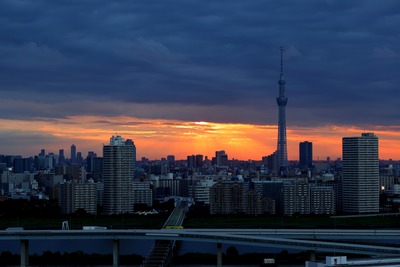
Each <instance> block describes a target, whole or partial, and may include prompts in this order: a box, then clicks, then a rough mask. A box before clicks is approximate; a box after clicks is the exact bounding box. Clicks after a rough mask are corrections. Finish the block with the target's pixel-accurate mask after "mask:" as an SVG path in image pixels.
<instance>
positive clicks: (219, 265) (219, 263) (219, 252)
mask: <svg viewBox="0 0 400 267" xmlns="http://www.w3.org/2000/svg"><path fill="white" fill-rule="evenodd" d="M217 267H222V244H221V243H217Z"/></svg>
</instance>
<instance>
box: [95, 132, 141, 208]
mask: <svg viewBox="0 0 400 267" xmlns="http://www.w3.org/2000/svg"><path fill="white" fill-rule="evenodd" d="M132 143H133V142H125V140H124V139H123V138H122V137H121V136H112V137H111V138H110V144H109V145H104V146H103V181H104V198H103V206H104V212H105V213H106V214H123V213H131V212H133V203H134V202H133V200H134V199H133V175H134V168H135V160H134V157H135V153H134V146H133V145H132Z"/></svg>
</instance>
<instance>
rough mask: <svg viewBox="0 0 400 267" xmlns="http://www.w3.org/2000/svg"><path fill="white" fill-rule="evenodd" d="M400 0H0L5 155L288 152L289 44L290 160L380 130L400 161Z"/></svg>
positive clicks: (383, 145) (329, 152) (1, 144)
mask: <svg viewBox="0 0 400 267" xmlns="http://www.w3.org/2000/svg"><path fill="white" fill-rule="evenodd" d="M399 14H400V3H399V2H398V1H397V0H384V1H376V0H353V1H336V0H325V1H324V0H306V1H296V0H284V1H265V0H253V1H242V0H230V1H221V0H217V1H201V0H169V1H161V0H155V1H142V0H138V1H119V0H116V1H106V0H96V1H91V0H87V1H50V0H38V1H31V0H4V1H0V154H13V155H15V154H19V155H23V156H32V155H36V154H38V153H39V151H40V149H42V148H44V149H46V152H54V153H58V150H59V149H60V148H63V149H64V150H65V153H66V156H67V157H69V149H70V146H71V144H75V145H76V146H77V150H78V151H81V152H82V153H83V155H84V156H86V155H87V152H88V151H95V152H97V153H98V154H99V155H101V151H102V144H106V143H108V142H109V138H110V137H111V135H116V134H118V135H122V136H123V137H124V138H130V139H133V140H134V142H135V145H136V147H137V155H138V157H139V158H140V157H148V158H150V159H159V158H161V157H166V156H167V155H169V154H173V155H175V156H176V158H177V159H184V158H186V156H187V155H192V154H203V155H205V156H209V157H211V156H213V155H214V153H215V151H216V150H225V151H226V152H227V154H228V156H229V158H237V159H243V160H247V159H254V160H260V159H261V157H262V156H266V155H269V154H271V153H273V152H274V151H275V150H276V141H277V121H278V106H277V104H276V97H277V96H278V80H279V70H280V69H279V68H280V66H279V64H280V62H279V60H280V59H279V56H280V55H279V52H280V50H279V48H280V46H284V47H285V54H284V64H285V65H284V72H285V80H286V96H287V97H288V98H289V102H288V104H287V107H286V113H287V139H288V156H289V159H291V160H298V146H299V142H301V141H306V140H307V141H311V142H313V147H314V159H315V160H317V159H325V158H326V157H327V156H330V157H331V158H332V159H335V158H337V157H341V153H342V151H341V142H342V137H347V136H360V135H361V133H362V132H374V133H375V134H376V135H377V136H378V137H379V146H380V147H379V149H380V151H379V152H380V153H379V154H380V158H381V159H389V158H392V159H395V160H400V117H399V115H400V90H399V85H400V75H399V70H400V38H399V37H400V36H399V35H400V34H399V30H398V25H400V15H399Z"/></svg>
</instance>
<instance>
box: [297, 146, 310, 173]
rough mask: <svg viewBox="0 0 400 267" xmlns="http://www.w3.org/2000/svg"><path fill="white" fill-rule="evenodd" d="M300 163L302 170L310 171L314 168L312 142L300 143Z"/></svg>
mask: <svg viewBox="0 0 400 267" xmlns="http://www.w3.org/2000/svg"><path fill="white" fill-rule="evenodd" d="M299 161H300V168H302V169H309V168H311V167H312V163H313V162H312V161H313V147H312V143H311V142H308V141H304V142H300V144H299Z"/></svg>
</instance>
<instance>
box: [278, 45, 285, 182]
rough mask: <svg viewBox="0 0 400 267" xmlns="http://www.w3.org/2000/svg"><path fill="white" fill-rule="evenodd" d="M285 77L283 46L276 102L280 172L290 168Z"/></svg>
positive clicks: (282, 172)
mask: <svg viewBox="0 0 400 267" xmlns="http://www.w3.org/2000/svg"><path fill="white" fill-rule="evenodd" d="M285 83H286V82H285V78H284V76H283V47H281V74H280V78H279V81H278V84H279V96H278V97H277V98H276V102H277V104H278V107H279V116H278V146H277V159H278V173H279V174H284V173H286V172H287V170H288V155H287V144H286V104H287V102H288V98H287V97H286V96H285Z"/></svg>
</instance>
